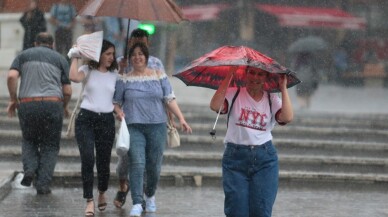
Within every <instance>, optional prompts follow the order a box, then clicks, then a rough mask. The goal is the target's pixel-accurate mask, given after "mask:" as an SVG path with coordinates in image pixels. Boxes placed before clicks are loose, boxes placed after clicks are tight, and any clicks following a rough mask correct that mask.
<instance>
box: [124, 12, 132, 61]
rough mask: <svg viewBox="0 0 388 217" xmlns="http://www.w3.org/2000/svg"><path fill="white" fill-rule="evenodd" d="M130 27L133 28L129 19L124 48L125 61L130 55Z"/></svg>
mask: <svg viewBox="0 0 388 217" xmlns="http://www.w3.org/2000/svg"><path fill="white" fill-rule="evenodd" d="M130 27H131V19H128V28H127V38H126V41H125V48H124V59H126V58H127V55H128V39H129V28H130Z"/></svg>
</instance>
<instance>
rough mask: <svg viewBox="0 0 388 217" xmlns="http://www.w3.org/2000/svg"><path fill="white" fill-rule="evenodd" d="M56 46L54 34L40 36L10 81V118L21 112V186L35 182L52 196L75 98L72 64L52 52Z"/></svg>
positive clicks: (17, 62)
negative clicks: (65, 121) (65, 124)
mask: <svg viewBox="0 0 388 217" xmlns="http://www.w3.org/2000/svg"><path fill="white" fill-rule="evenodd" d="M53 44H54V40H53V37H52V36H51V35H50V34H48V33H46V32H42V33H39V34H38V35H37V37H36V41H35V47H34V48H30V49H27V50H24V51H22V52H21V53H20V54H19V55H18V56H17V57H16V58H15V59H14V61H13V62H12V65H11V69H10V71H9V72H8V78H7V84H8V90H9V95H10V101H9V104H8V108H7V111H8V116H9V117H13V116H15V111H16V109H17V110H18V116H19V123H20V128H21V130H22V135H23V141H22V161H23V170H24V178H23V180H22V182H21V184H22V185H24V186H30V185H31V183H32V181H33V180H34V179H35V183H34V185H35V188H36V190H37V193H38V194H49V193H51V190H50V184H51V180H52V176H53V172H54V168H55V165H56V162H57V156H58V152H59V143H60V139H61V132H62V124H63V116H64V115H65V116H66V117H68V116H69V111H68V108H67V107H68V102H69V100H70V97H71V85H70V80H69V74H68V73H69V64H68V62H67V61H66V59H65V58H64V57H63V56H61V55H60V54H59V53H57V52H56V51H54V50H52V47H53ZM19 77H20V79H21V81H20V88H19V93H18V94H17V89H18V79H19ZM43 84H44V85H43ZM17 95H18V96H17Z"/></svg>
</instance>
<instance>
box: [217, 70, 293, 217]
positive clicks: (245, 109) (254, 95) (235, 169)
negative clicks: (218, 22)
mask: <svg viewBox="0 0 388 217" xmlns="http://www.w3.org/2000/svg"><path fill="white" fill-rule="evenodd" d="M236 69H237V68H232V69H231V71H230V73H229V74H228V76H226V78H225V79H224V80H223V82H222V84H221V85H220V86H219V88H218V89H217V91H216V92H215V93H214V95H213V97H212V99H211V102H210V108H211V110H213V111H216V112H218V111H220V109H221V112H222V113H223V114H226V113H227V114H228V121H227V131H226V136H225V139H224V143H225V150H224V154H223V158H222V183H223V189H224V194H225V202H224V212H225V215H226V216H227V217H259V216H260V217H269V216H271V215H272V207H273V204H274V202H275V198H276V194H277V190H278V179H279V167H278V156H277V152H276V149H275V147H274V146H273V144H272V134H271V131H272V129H273V127H274V125H275V122H277V123H279V124H280V125H284V124H286V123H289V122H291V121H292V119H293V110H292V104H291V100H290V97H289V95H288V91H287V79H286V77H285V75H284V76H282V77H281V79H279V88H280V90H281V95H282V96H281V99H280V98H279V97H278V96H277V95H275V94H270V93H269V92H266V91H264V90H263V85H264V83H265V81H266V79H267V77H268V76H269V73H268V72H266V71H263V70H260V69H257V68H252V67H248V68H247V69H246V72H245V73H246V83H245V87H241V88H236V87H228V85H229V81H230V79H231V77H233V76H234V73H235V71H236Z"/></svg>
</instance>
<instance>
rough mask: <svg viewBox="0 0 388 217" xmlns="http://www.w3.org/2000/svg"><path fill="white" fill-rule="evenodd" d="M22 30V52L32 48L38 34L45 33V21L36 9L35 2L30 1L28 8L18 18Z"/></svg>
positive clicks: (40, 12) (34, 0)
mask: <svg viewBox="0 0 388 217" xmlns="http://www.w3.org/2000/svg"><path fill="white" fill-rule="evenodd" d="M19 21H20V23H21V24H22V26H23V28H24V37H23V50H25V49H28V48H30V47H34V42H35V38H36V35H37V34H38V33H39V32H46V31H47V28H46V19H45V18H44V14H43V12H42V11H41V10H40V9H39V8H38V2H37V0H30V5H29V8H28V9H27V11H26V12H24V13H23V16H22V17H21V18H20V20H19Z"/></svg>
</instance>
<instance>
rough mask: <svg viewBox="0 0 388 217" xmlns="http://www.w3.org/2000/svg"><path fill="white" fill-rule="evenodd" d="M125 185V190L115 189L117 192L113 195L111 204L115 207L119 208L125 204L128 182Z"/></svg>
mask: <svg viewBox="0 0 388 217" xmlns="http://www.w3.org/2000/svg"><path fill="white" fill-rule="evenodd" d="M126 186H127V190H126V191H117V193H116V197H115V200H114V201H113V204H114V205H115V206H116V207H117V208H121V207H123V206H124V204H125V200H126V199H127V195H128V192H129V186H128V184H126Z"/></svg>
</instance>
